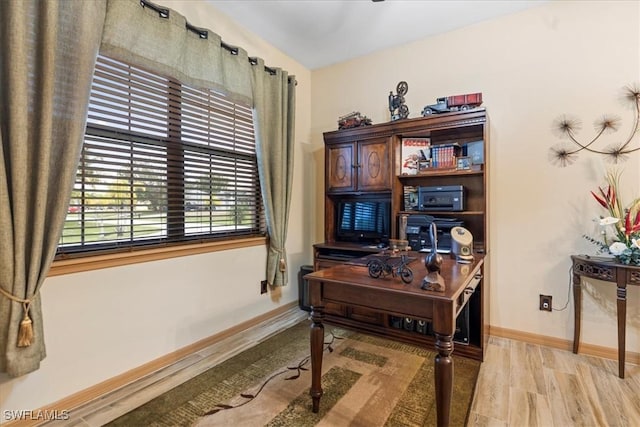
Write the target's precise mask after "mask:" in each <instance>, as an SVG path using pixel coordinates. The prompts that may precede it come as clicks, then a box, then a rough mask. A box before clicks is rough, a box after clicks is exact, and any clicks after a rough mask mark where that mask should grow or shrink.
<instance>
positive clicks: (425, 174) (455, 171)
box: [398, 169, 484, 179]
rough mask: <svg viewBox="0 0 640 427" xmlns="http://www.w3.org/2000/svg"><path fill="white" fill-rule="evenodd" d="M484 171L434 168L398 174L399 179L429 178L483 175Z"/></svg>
mask: <svg viewBox="0 0 640 427" xmlns="http://www.w3.org/2000/svg"><path fill="white" fill-rule="evenodd" d="M483 173H484V170H458V169H442V170H437V169H432V170H430V171H429V172H420V173H418V174H416V175H398V179H411V178H428V177H431V176H465V175H482V174H483Z"/></svg>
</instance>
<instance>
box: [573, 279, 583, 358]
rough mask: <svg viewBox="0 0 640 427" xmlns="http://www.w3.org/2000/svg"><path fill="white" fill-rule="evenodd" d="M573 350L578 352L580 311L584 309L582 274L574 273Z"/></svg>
mask: <svg viewBox="0 0 640 427" xmlns="http://www.w3.org/2000/svg"><path fill="white" fill-rule="evenodd" d="M573 306H574V308H575V310H574V312H573V352H574V353H575V354H578V347H579V346H580V317H581V315H580V313H581V311H582V285H581V284H580V275H579V274H576V273H575V272H574V273H573Z"/></svg>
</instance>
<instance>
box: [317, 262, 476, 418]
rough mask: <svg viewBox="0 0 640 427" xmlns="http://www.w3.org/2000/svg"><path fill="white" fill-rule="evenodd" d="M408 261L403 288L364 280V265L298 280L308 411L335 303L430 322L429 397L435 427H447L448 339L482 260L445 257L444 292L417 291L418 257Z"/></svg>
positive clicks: (395, 281)
mask: <svg viewBox="0 0 640 427" xmlns="http://www.w3.org/2000/svg"><path fill="white" fill-rule="evenodd" d="M410 256H411V257H414V259H413V261H411V263H410V264H409V267H410V268H411V270H412V271H413V280H412V282H411V283H409V284H405V283H404V282H402V281H401V280H400V278H397V277H396V278H393V277H391V276H388V277H386V278H380V279H375V278H372V277H370V276H369V274H368V269H367V267H366V264H365V263H361V264H358V263H351V264H343V265H337V266H335V267H331V268H327V269H324V270H319V271H316V272H313V273H309V274H307V275H305V276H304V278H305V279H306V280H307V281H308V286H309V301H310V305H311V332H310V341H311V389H310V392H309V393H310V394H311V397H312V400H313V412H318V410H319V408H320V398H321V397H322V387H321V383H320V381H321V375H322V353H323V342H324V326H323V324H322V321H323V318H324V306H325V304H326V303H339V304H349V305H353V306H359V307H363V308H366V309H373V310H376V311H379V312H382V313H384V314H386V315H392V316H399V317H411V318H414V319H418V320H425V321H428V322H431V324H432V327H433V331H434V332H435V337H436V341H435V348H436V357H435V362H434V363H435V371H434V381H435V394H436V411H437V422H438V426H448V425H449V415H450V409H451V398H452V388H453V359H452V358H451V353H452V352H453V335H454V332H455V326H456V316H457V314H458V313H459V312H460V311H461V310H462V308H463V307H464V306H465V304H466V303H467V302H468V300H469V297H470V296H471V294H473V292H474V290H475V288H476V287H477V286H478V285H479V284H480V282H481V281H482V268H483V264H484V257H483V256H480V255H476V257H475V260H474V261H473V263H471V264H458V263H456V262H455V261H454V260H452V259H449V258H446V259H444V261H443V264H442V268H441V274H442V277H443V278H444V281H445V284H446V285H445V286H446V289H445V291H444V292H436V291H425V290H422V289H421V288H420V286H421V284H422V279H423V278H424V277H425V276H426V274H427V271H426V268H425V267H424V263H423V259H424V256H420V254H418V253H415V252H410Z"/></svg>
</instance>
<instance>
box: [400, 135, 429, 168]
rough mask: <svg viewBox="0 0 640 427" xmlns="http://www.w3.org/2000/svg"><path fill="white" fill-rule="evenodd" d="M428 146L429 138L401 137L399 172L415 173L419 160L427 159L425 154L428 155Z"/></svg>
mask: <svg viewBox="0 0 640 427" xmlns="http://www.w3.org/2000/svg"><path fill="white" fill-rule="evenodd" d="M430 146H431V141H430V140H429V138H402V146H401V156H402V163H401V168H400V174H401V175H416V174H417V173H418V164H419V162H420V161H424V160H428V157H426V156H430V151H429V147H430Z"/></svg>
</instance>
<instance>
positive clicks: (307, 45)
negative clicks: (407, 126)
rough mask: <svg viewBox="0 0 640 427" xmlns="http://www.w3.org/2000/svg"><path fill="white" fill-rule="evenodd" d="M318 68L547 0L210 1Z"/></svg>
mask: <svg viewBox="0 0 640 427" xmlns="http://www.w3.org/2000/svg"><path fill="white" fill-rule="evenodd" d="M207 1H208V2H209V3H211V4H212V5H213V6H214V7H216V8H217V9H218V10H220V11H221V12H223V13H224V14H226V15H228V16H229V17H230V18H232V19H233V20H234V21H236V22H238V23H239V24H240V25H242V26H243V27H245V28H247V29H248V30H250V31H252V32H253V33H255V34H257V35H258V36H260V37H261V38H262V39H264V40H266V41H267V42H269V43H270V44H272V45H273V46H275V47H276V48H278V49H280V50H281V51H282V52H284V53H285V54H287V55H288V56H290V57H291V58H294V59H295V60H297V61H298V62H300V63H301V64H302V65H304V66H305V67H306V68H308V69H310V70H314V69H317V68H322V67H325V66H328V65H331V64H336V63H338V62H342V61H346V60H349V59H352V58H356V57H359V56H362V55H366V54H369V53H372V52H375V51H378V50H382V49H385V48H389V47H393V46H399V45H402V44H405V43H408V42H411V41H415V40H420V39H423V38H425V37H428V36H432V35H435V34H439V33H444V32H447V31H451V30H455V29H457V28H461V27H464V26H467V25H471V24H475V23H477V22H481V21H485V20H488V19H492V18H495V17H498V16H501V15H506V14H510V13H515V12H518V11H521V10H524V9H527V8H530V7H534V6H537V5H540V4H542V3H544V2H546V1H549V0H475V1H474V0H386V1H371V0H236V1H233V0H207Z"/></svg>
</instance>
